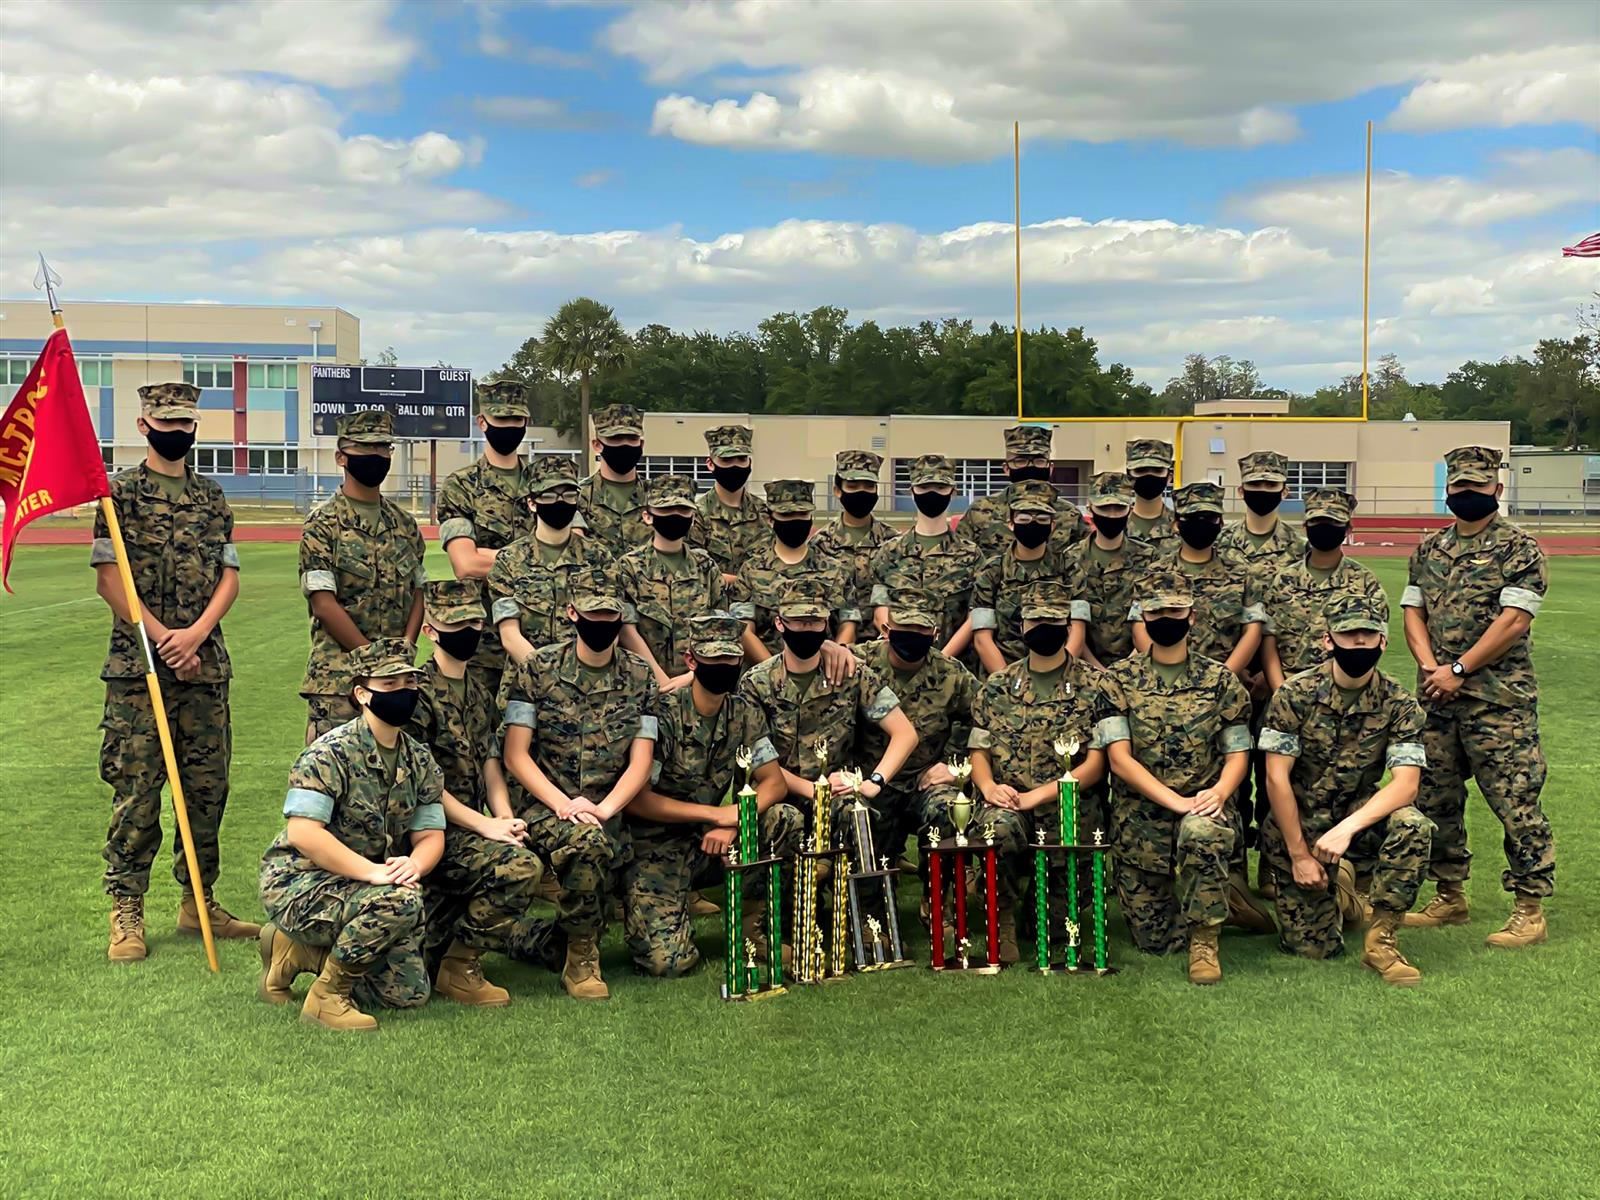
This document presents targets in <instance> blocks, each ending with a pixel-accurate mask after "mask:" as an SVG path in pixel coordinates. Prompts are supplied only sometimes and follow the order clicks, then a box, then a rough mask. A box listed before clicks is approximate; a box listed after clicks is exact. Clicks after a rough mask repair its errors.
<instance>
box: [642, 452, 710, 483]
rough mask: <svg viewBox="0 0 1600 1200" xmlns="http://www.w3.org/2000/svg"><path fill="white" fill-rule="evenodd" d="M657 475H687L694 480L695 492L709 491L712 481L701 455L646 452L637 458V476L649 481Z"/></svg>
mask: <svg viewBox="0 0 1600 1200" xmlns="http://www.w3.org/2000/svg"><path fill="white" fill-rule="evenodd" d="M658 475H687V476H688V477H689V478H690V479H692V480H694V490H695V491H697V492H709V491H710V490H711V485H712V483H713V482H714V480H713V479H712V478H711V472H710V471H709V470H708V469H707V468H706V460H705V457H704V456H703V455H702V456H701V457H700V458H691V457H689V455H687V454H647V455H645V456H644V457H643V458H641V459H640V460H639V478H641V479H643V480H645V481H646V482H649V481H650V480H652V479H654V478H655V477H656V476H658Z"/></svg>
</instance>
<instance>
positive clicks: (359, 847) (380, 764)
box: [261, 638, 444, 1008]
mask: <svg viewBox="0 0 1600 1200" xmlns="http://www.w3.org/2000/svg"><path fill="white" fill-rule="evenodd" d="M409 649H410V648H409V645H408V644H407V643H405V642H401V641H398V640H396V639H389V638H385V639H380V640H377V641H374V642H369V643H368V644H367V645H365V646H361V647H359V648H358V649H356V650H352V651H351V652H350V655H349V661H348V663H347V665H346V669H348V670H350V671H351V672H352V674H360V675H361V676H363V677H371V676H389V675H403V674H414V673H415V668H414V667H412V665H411V659H410V655H409ZM395 750H396V754H395V767H394V776H393V778H390V777H389V776H388V774H387V768H386V767H385V765H384V761H383V756H382V755H381V753H380V752H379V749H378V743H377V739H375V738H374V737H373V736H372V730H371V729H370V728H369V727H368V725H367V722H366V720H365V718H361V717H358V718H356V719H355V720H354V721H350V722H348V723H346V724H344V725H341V726H339V727H337V728H336V729H333V730H331V731H330V732H328V733H325V734H323V735H322V736H321V737H319V738H318V739H317V740H316V741H314V742H312V743H311V745H309V746H307V747H306V748H305V749H304V750H303V751H301V753H300V757H299V758H297V759H296V760H295V764H294V766H293V767H292V768H291V769H290V771H289V792H288V795H287V796H286V797H285V799H284V802H283V815H284V816H285V817H304V818H308V819H310V820H313V821H320V822H321V823H322V824H323V825H324V826H326V827H327V830H328V832H329V833H331V834H333V836H334V837H336V838H337V839H338V840H339V842H340V844H341V845H343V846H344V847H345V848H346V849H348V850H351V851H353V852H354V853H356V854H359V855H361V856H362V857H363V858H365V859H367V860H368V861H370V862H374V863H381V862H383V861H384V860H385V859H387V858H390V857H393V856H396V855H403V854H409V853H410V852H411V839H410V835H411V834H412V833H420V832H424V831H427V830H432V829H443V828H444V807H443V804H442V803H441V798H442V796H443V793H444V776H443V775H442V774H441V773H440V771H439V766H438V764H437V763H435V762H434V761H433V756H432V755H431V754H429V753H428V750H427V747H425V746H424V745H422V743H421V742H418V741H417V740H416V739H415V738H413V737H412V736H411V735H410V734H408V733H405V732H401V733H400V736H399V740H398V741H397V742H396V744H395ZM261 906H262V907H263V908H265V909H266V910H267V916H268V917H269V918H270V919H271V921H272V923H273V924H274V925H276V926H277V927H278V929H279V930H281V931H282V932H283V933H284V934H286V935H287V936H289V937H291V938H293V939H294V940H295V941H297V942H302V943H304V944H306V945H308V946H331V947H332V948H333V956H334V957H335V958H336V959H338V960H339V962H340V964H341V965H342V966H343V967H344V968H345V969H346V970H347V971H349V972H350V973H351V974H352V975H356V976H358V977H359V978H358V980H357V983H356V987H355V989H354V998H355V1001H356V1004H357V1006H358V1007H360V1008H370V1007H372V1006H373V1005H382V1006H383V1007H386V1008H415V1007H417V1006H418V1005H420V1004H422V1003H424V1002H425V1001H426V1000H427V999H428V991H429V986H428V972H427V968H426V966H425V965H424V963H423V958H422V943H423V931H424V908H425V901H424V892H423V888H407V887H396V886H394V885H392V884H376V883H363V882H361V881H360V880H357V879H350V878H348V877H346V876H344V875H337V874H335V873H333V872H332V871H325V870H323V869H322V868H321V867H318V866H316V865H315V864H313V863H312V862H311V860H310V859H308V858H306V857H305V856H304V855H302V854H301V853H300V852H299V851H297V850H296V849H295V848H294V847H293V846H292V845H290V844H289V834H288V830H287V829H285V830H284V831H283V832H282V833H280V834H279V835H278V836H277V838H276V839H275V840H274V841H273V843H272V845H271V846H269V847H267V852H266V854H265V855H263V856H262V859H261Z"/></svg>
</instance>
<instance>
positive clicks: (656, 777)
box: [650, 758, 661, 787]
mask: <svg viewBox="0 0 1600 1200" xmlns="http://www.w3.org/2000/svg"><path fill="white" fill-rule="evenodd" d="M660 782H661V760H660V759H659V758H653V759H651V760H650V786H651V787H655V785H656V784H658V783H660Z"/></svg>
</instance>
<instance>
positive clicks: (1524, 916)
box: [1506, 907, 1534, 933]
mask: <svg viewBox="0 0 1600 1200" xmlns="http://www.w3.org/2000/svg"><path fill="white" fill-rule="evenodd" d="M1533 915H1534V914H1533V912H1532V911H1530V910H1529V909H1526V908H1521V907H1517V908H1513V909H1512V910H1511V918H1510V919H1509V920H1508V921H1507V922H1506V931H1507V932H1508V933H1524V932H1526V931H1527V928H1528V925H1529V923H1530V922H1531V921H1532V920H1533Z"/></svg>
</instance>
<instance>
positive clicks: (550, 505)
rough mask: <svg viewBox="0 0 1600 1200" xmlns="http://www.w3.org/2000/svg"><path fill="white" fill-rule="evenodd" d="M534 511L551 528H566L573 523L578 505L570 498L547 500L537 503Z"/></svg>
mask: <svg viewBox="0 0 1600 1200" xmlns="http://www.w3.org/2000/svg"><path fill="white" fill-rule="evenodd" d="M533 511H534V512H535V513H536V514H538V517H539V520H540V521H541V522H543V523H544V524H546V525H548V526H549V527H550V528H551V529H565V528H566V527H567V526H568V525H571V524H572V518H573V517H575V516H577V515H578V506H577V505H576V504H574V503H573V502H572V501H570V500H547V501H545V502H544V503H543V504H535V505H534V506H533Z"/></svg>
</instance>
